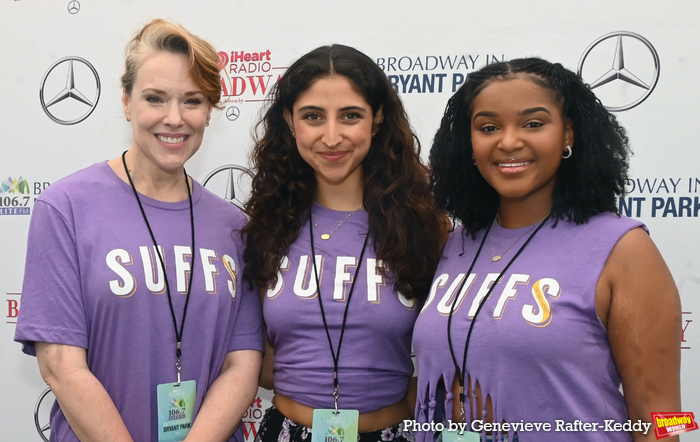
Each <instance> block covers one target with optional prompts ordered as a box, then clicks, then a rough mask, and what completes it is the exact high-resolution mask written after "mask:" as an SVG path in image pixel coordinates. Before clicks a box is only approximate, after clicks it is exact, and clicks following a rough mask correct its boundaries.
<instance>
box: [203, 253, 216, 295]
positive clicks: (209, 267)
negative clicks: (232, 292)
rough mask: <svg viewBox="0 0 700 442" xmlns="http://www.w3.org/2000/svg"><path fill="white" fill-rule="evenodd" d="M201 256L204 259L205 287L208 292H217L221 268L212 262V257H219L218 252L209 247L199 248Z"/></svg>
mask: <svg viewBox="0 0 700 442" xmlns="http://www.w3.org/2000/svg"><path fill="white" fill-rule="evenodd" d="M199 256H200V257H201V259H202V269H203V270H204V289H205V290H206V291H207V293H216V278H215V276H216V275H218V274H219V270H218V269H217V268H216V266H215V265H214V264H212V263H211V260H212V259H219V258H218V257H217V256H216V252H215V251H213V250H209V249H199Z"/></svg>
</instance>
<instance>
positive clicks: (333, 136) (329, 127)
mask: <svg viewBox="0 0 700 442" xmlns="http://www.w3.org/2000/svg"><path fill="white" fill-rule="evenodd" d="M341 131H342V128H341V127H340V124H338V123H337V122H335V121H332V120H331V121H329V122H328V123H327V124H325V125H324V126H323V135H322V136H321V142H323V144H325V145H326V146H328V147H330V148H333V147H336V146H338V145H339V144H340V142H341V141H343V135H342V133H341Z"/></svg>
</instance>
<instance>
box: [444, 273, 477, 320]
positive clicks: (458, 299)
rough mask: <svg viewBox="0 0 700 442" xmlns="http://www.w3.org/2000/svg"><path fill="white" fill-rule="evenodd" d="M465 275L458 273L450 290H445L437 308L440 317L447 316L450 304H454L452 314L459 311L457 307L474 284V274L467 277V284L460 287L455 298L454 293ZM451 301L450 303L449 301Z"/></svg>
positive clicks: (450, 307)
mask: <svg viewBox="0 0 700 442" xmlns="http://www.w3.org/2000/svg"><path fill="white" fill-rule="evenodd" d="M466 276H467V275H465V274H464V273H460V274H459V275H457V277H456V278H455V280H454V281H453V282H452V285H450V288H448V289H447V291H446V292H445V294H444V295H443V297H442V300H440V303H439V304H438V306H437V310H438V313H440V314H441V315H442V316H449V314H450V310H452V303H456V304H455V306H454V310H453V311H454V313H456V312H457V311H458V310H459V307H460V306H461V305H462V301H464V297H465V295H466V294H467V292H468V291H469V289H470V288H471V286H472V284H474V280H475V279H476V275H475V274H471V275H469V278H467V282H465V283H464V285H463V286H462V290H460V291H459V294H458V295H457V296H454V295H455V292H456V291H457V290H458V288H459V286H460V285H461V284H462V282H463V281H464V278H466ZM451 299H452V302H450V300H451Z"/></svg>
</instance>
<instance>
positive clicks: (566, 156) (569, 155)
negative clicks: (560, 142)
mask: <svg viewBox="0 0 700 442" xmlns="http://www.w3.org/2000/svg"><path fill="white" fill-rule="evenodd" d="M564 149H566V155H562V156H561V157H562V158H564V159H567V158H571V155H573V153H574V151H573V150H572V149H571V146H569V145H568V144H567V145H566V146H564Z"/></svg>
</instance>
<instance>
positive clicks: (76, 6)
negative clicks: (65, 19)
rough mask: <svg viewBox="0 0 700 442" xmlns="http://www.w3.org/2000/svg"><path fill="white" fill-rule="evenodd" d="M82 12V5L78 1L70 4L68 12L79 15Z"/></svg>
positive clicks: (73, 0)
mask: <svg viewBox="0 0 700 442" xmlns="http://www.w3.org/2000/svg"><path fill="white" fill-rule="evenodd" d="M79 11H80V3H78V2H77V1H76V0H72V1H70V2H68V12H70V13H71V14H77V13H78V12H79Z"/></svg>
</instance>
